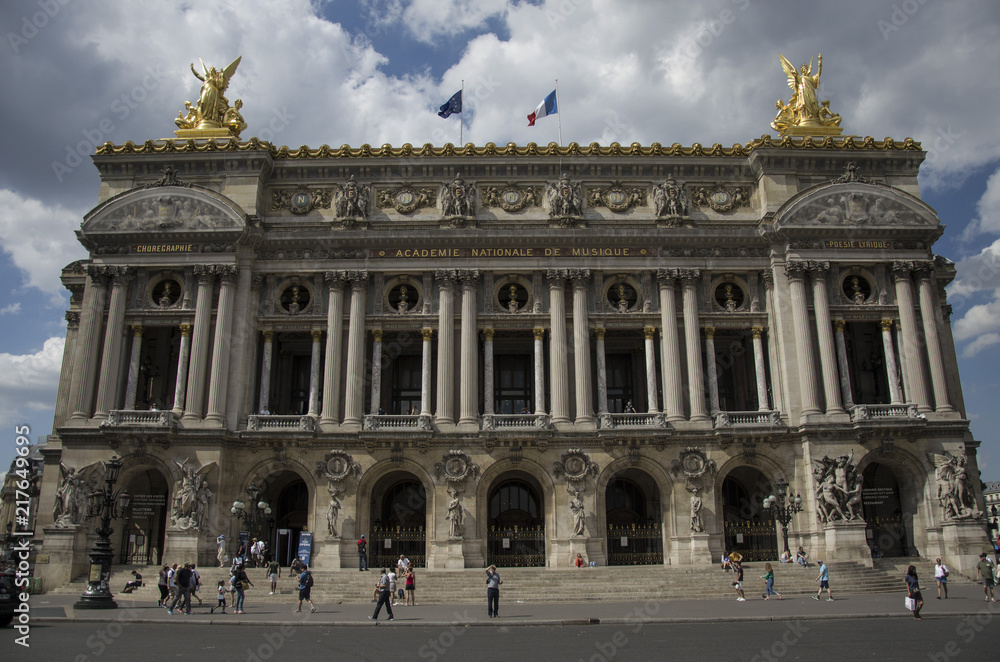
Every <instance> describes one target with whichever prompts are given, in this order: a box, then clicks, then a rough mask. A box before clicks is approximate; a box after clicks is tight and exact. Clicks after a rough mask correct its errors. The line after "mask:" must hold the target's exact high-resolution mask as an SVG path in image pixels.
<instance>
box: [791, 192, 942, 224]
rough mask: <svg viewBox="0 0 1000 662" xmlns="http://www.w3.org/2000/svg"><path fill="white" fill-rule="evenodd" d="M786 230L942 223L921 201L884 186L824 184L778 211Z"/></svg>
mask: <svg viewBox="0 0 1000 662" xmlns="http://www.w3.org/2000/svg"><path fill="white" fill-rule="evenodd" d="M774 223H775V225H780V226H782V227H786V228H787V227H821V226H828V227H829V226H834V227H835V226H841V227H871V228H876V227H877V228H901V227H906V228H928V227H936V226H938V225H939V224H940V219H938V216H937V213H936V212H935V211H934V209H932V208H931V207H930V206H929V205H927V204H926V203H924V202H923V201H921V200H920V199H919V198H915V197H914V196H912V195H910V194H908V193H905V192H904V191H900V190H899V189H895V188H892V187H889V186H884V185H881V184H869V183H864V182H844V183H829V184H821V185H820V186H816V187H813V188H810V189H808V190H806V191H803V192H802V194H800V195H799V196H798V197H795V198H792V199H791V200H789V201H788V202H786V203H785V204H784V205H782V208H781V209H779V210H778V212H777V214H776V215H775V219H774Z"/></svg>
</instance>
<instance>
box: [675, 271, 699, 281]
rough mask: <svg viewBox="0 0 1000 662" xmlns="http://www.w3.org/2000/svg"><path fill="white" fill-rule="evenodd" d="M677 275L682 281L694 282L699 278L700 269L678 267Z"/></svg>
mask: <svg viewBox="0 0 1000 662" xmlns="http://www.w3.org/2000/svg"><path fill="white" fill-rule="evenodd" d="M677 277H678V278H680V279H681V280H682V281H684V283H686V284H687V283H694V282H695V281H697V280H698V279H699V278H701V269H678V270H677Z"/></svg>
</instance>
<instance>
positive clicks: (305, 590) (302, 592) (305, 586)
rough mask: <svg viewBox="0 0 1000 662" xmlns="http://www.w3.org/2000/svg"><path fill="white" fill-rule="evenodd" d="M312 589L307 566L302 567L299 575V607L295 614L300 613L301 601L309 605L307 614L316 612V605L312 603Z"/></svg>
mask: <svg viewBox="0 0 1000 662" xmlns="http://www.w3.org/2000/svg"><path fill="white" fill-rule="evenodd" d="M312 587H313V576H312V573H311V572H309V566H303V568H302V574H301V575H299V606H298V608H297V609H296V610H295V612H296V613H298V614H301V613H302V601H303V600H305V601H306V602H308V603H309V612H310V613H312V612H315V611H316V605H314V604H313V601H312V597H311V594H312Z"/></svg>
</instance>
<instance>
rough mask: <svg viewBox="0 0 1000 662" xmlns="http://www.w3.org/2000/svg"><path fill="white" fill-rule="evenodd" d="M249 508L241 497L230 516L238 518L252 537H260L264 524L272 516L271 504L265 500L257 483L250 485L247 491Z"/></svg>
mask: <svg viewBox="0 0 1000 662" xmlns="http://www.w3.org/2000/svg"><path fill="white" fill-rule="evenodd" d="M246 492H247V501H248V502H249V504H250V505H249V506H248V505H247V504H245V503H244V502H243V500H242V499H240V498H239V497H237V498H236V501H233V506H232V508H230V509H229V512H230V514H231V515H232V516H233V517H235V518H238V519H239V520H240V521H241V522H242V523H243V528H244V530H246V532H247V533H248V534H250V535H251V536H260V535H261V534H262V531H263V528H264V524H265V523H266V522H267V521H268V516H269V515H270V514H271V504H269V503H268V502H267V501H266V500H265V499H264V490H262V489H261V488H259V487H257V484H256V483H250V485H249V486H248V487H247V489H246Z"/></svg>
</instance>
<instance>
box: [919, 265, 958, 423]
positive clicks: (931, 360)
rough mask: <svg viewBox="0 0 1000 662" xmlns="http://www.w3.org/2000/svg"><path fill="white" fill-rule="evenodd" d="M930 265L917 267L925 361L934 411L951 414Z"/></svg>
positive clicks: (952, 409)
mask: <svg viewBox="0 0 1000 662" xmlns="http://www.w3.org/2000/svg"><path fill="white" fill-rule="evenodd" d="M931 268H932V267H931V265H930V264H927V265H918V269H917V290H918V293H919V296H920V317H921V321H922V322H923V324H924V340H925V341H926V342H927V361H928V364H929V365H930V368H931V387H932V389H933V390H934V409H935V410H936V411H941V412H953V411H955V408H954V407H952V406H951V402H949V401H948V382H947V378H946V377H945V373H944V359H943V358H942V356H941V340H940V338H939V337H938V328H937V316H936V315H935V314H934V291H933V289H932V288H933V281H932V280H931V273H932V272H931Z"/></svg>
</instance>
